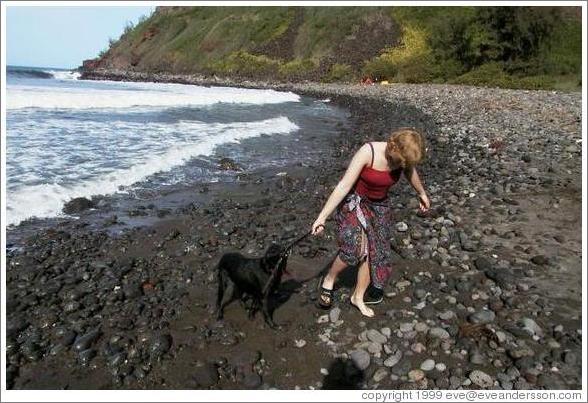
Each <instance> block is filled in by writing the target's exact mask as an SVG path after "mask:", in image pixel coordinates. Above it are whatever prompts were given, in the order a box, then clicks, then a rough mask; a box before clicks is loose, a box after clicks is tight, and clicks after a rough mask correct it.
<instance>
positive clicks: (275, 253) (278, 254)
mask: <svg viewBox="0 0 588 403" xmlns="http://www.w3.org/2000/svg"><path fill="white" fill-rule="evenodd" d="M285 252H286V251H285V250H284V248H283V247H282V246H281V245H278V244H275V243H273V244H271V245H270V247H269V248H267V251H266V252H265V256H264V257H263V258H262V259H261V263H262V266H263V268H264V270H265V271H267V272H271V271H272V270H274V269H275V268H276V265H277V264H278V262H280V258H281V259H282V261H281V262H280V267H279V271H281V272H283V271H285V269H286V264H287V263H288V255H289V253H288V254H286V253H285Z"/></svg>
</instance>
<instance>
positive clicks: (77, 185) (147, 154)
mask: <svg viewBox="0 0 588 403" xmlns="http://www.w3.org/2000/svg"><path fill="white" fill-rule="evenodd" d="M22 124H23V125H26V124H27V123H26V122H23V123H22ZM39 124H41V125H42V126H43V127H38V125H39ZM35 126H36V130H38V131H39V133H40V132H43V133H46V136H47V137H50V140H48V141H49V142H55V141H63V142H64V143H66V144H70V143H68V142H66V140H59V138H58V136H59V135H61V136H62V134H60V133H62V132H63V131H64V128H66V130H65V131H67V132H69V133H70V135H76V136H79V146H78V147H79V148H78V149H74V150H68V153H69V154H71V155H75V156H76V157H81V159H82V160H86V161H87V162H85V163H83V162H82V163H75V164H71V163H67V162H66V161H64V159H63V158H62V156H61V155H59V152H61V149H59V148H57V149H56V151H55V152H54V155H53V157H51V156H49V154H51V150H47V149H46V148H44V147H43V143H42V139H39V138H37V139H33V140H32V141H35V142H36V145H35V146H34V147H33V146H31V145H30V144H29V145H28V146H23V147H22V148H23V149H25V150H27V151H26V153H24V152H23V153H21V154H18V153H13V154H10V157H11V158H13V159H15V160H16V161H19V162H20V165H21V167H22V168H23V169H24V170H25V171H27V172H29V171H31V172H32V169H31V168H32V167H31V166H29V165H30V164H35V165H36V166H35V169H37V170H38V169H43V170H51V169H53V170H55V171H58V172H59V173H60V175H66V176H67V175H69V176H67V178H68V179H69V181H70V182H71V183H69V184H67V185H65V184H63V182H60V183H58V182H59V181H56V182H55V183H48V184H36V185H26V184H25V185H24V186H14V184H11V183H10V178H9V179H8V182H9V183H8V186H7V187H8V193H7V214H6V216H7V223H8V224H18V223H19V222H21V221H22V220H25V219H27V218H30V217H39V218H44V217H54V216H58V215H60V214H61V209H62V208H63V204H64V203H65V202H67V201H68V200H70V199H72V198H75V197H90V196H92V195H101V194H112V193H115V192H117V191H119V189H120V187H121V186H122V187H124V186H129V185H132V184H134V183H136V182H139V181H141V180H144V179H145V178H147V177H148V176H150V175H153V174H155V173H157V172H167V171H170V170H171V169H172V168H174V167H176V166H178V165H182V164H184V163H186V162H187V161H188V160H190V159H191V158H193V157H195V156H198V155H210V154H212V152H213V151H214V148H215V147H216V146H218V145H220V144H224V143H230V142H238V141H240V140H242V139H246V138H251V137H256V136H259V135H262V134H267V135H269V134H287V133H291V132H294V131H296V130H298V126H297V125H296V124H295V123H293V122H291V121H290V120H289V119H288V118H287V117H283V116H282V117H278V118H273V119H267V120H262V121H254V122H233V123H222V124H221V123H212V124H207V123H204V122H195V121H179V122H177V123H172V124H169V123H132V122H122V121H121V122H110V123H109V125H108V126H109V128H108V129H107V128H106V127H105V126H104V125H102V124H100V123H98V122H75V121H68V120H66V119H64V120H60V119H50V120H46V121H44V122H37V123H35ZM10 129H11V130H19V131H22V130H24V129H26V127H25V126H22V127H14V125H13V126H12V127H11V128H10ZM81 130H84V133H85V134H86V137H84V136H82V135H81V134H79V133H80V131H81ZM105 130H108V131H109V132H108V133H105V132H104V131H105ZM102 133H105V134H103V135H104V137H105V138H104V140H103V141H104V143H103V144H100V143H98V145H97V144H95V143H94V142H93V141H92V142H91V143H87V144H85V143H84V140H86V139H88V137H89V136H87V135H91V136H93V137H94V138H96V137H99V136H100V135H101V134H102ZM131 133H132V135H133V136H141V139H142V140H143V142H142V143H140V144H138V143H137V142H135V141H133V139H132V138H131V140H127V139H126V137H127V134H131ZM172 133H174V134H175V135H176V137H175V139H174V142H173V143H171V142H170V143H169V144H167V143H166V141H170V140H168V139H169V138H170V135H171V134H172ZM178 134H180V135H179V137H178ZM181 134H185V137H182V136H183V135H181ZM113 136H118V139H117V140H116V141H117V144H116V150H117V151H116V152H117V153H118V152H122V151H124V152H125V153H127V154H125V156H126V159H125V161H123V162H121V164H119V165H117V167H118V168H117V167H108V164H107V163H108V161H109V160H110V158H114V157H119V156H118V155H116V156H111V155H106V156H104V155H102V157H104V158H103V159H102V162H103V164H102V166H97V165H96V164H98V163H99V162H100V161H101V160H100V159H99V158H98V155H100V154H99V151H98V150H97V149H96V147H102V146H104V144H106V143H109V142H112V141H113ZM131 137H132V136H131ZM15 141H16V140H15ZM26 141H29V140H26ZM160 143H163V145H164V148H163V149H162V148H161V144H160ZM47 144H49V143H47ZM156 146H159V148H156ZM9 150H10V147H9ZM34 150H37V151H36V153H37V154H38V155H35V154H34ZM121 150H122V151H121ZM108 152H109V151H108V150H107V151H103V152H102V154H104V153H108ZM69 154H68V155H69ZM39 164H41V165H42V167H39V166H38V165H39ZM121 165H122V166H124V167H121ZM89 171H91V172H89ZM31 172H29V173H28V175H31V176H32V175H34V174H32V173H31ZM68 172H69V173H68ZM88 176H89V178H88ZM33 177H34V176H33ZM60 178H61V176H60Z"/></svg>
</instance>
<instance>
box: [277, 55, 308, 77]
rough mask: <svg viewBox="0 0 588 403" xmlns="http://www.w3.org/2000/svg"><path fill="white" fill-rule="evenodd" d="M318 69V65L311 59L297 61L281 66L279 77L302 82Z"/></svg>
mask: <svg viewBox="0 0 588 403" xmlns="http://www.w3.org/2000/svg"><path fill="white" fill-rule="evenodd" d="M316 68H317V65H316V64H315V63H314V62H313V61H312V60H310V59H295V60H291V61H289V62H287V63H283V64H281V65H280V67H279V75H280V78H282V79H286V80H301V79H304V78H307V77H310V75H311V74H312V73H313V72H314V71H315V70H316Z"/></svg>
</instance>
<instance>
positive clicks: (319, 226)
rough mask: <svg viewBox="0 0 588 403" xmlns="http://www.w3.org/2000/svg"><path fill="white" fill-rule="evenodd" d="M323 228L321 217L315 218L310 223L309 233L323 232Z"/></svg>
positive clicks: (323, 223)
mask: <svg viewBox="0 0 588 403" xmlns="http://www.w3.org/2000/svg"><path fill="white" fill-rule="evenodd" d="M323 229H325V220H324V219H323V218H320V217H319V218H317V219H316V221H315V222H314V223H313V224H312V228H311V231H310V232H311V234H312V235H318V234H320V233H321V232H323Z"/></svg>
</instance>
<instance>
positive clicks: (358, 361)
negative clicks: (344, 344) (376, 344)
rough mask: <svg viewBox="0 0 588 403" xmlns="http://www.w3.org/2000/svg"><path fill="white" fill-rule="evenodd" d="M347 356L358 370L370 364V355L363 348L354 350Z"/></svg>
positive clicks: (362, 369)
mask: <svg viewBox="0 0 588 403" xmlns="http://www.w3.org/2000/svg"><path fill="white" fill-rule="evenodd" d="M349 358H351V361H353V363H354V364H355V366H356V367H357V369H359V370H360V371H364V370H365V369H367V367H369V366H370V355H369V353H368V352H367V351H365V350H354V351H352V352H350V353H349Z"/></svg>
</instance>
